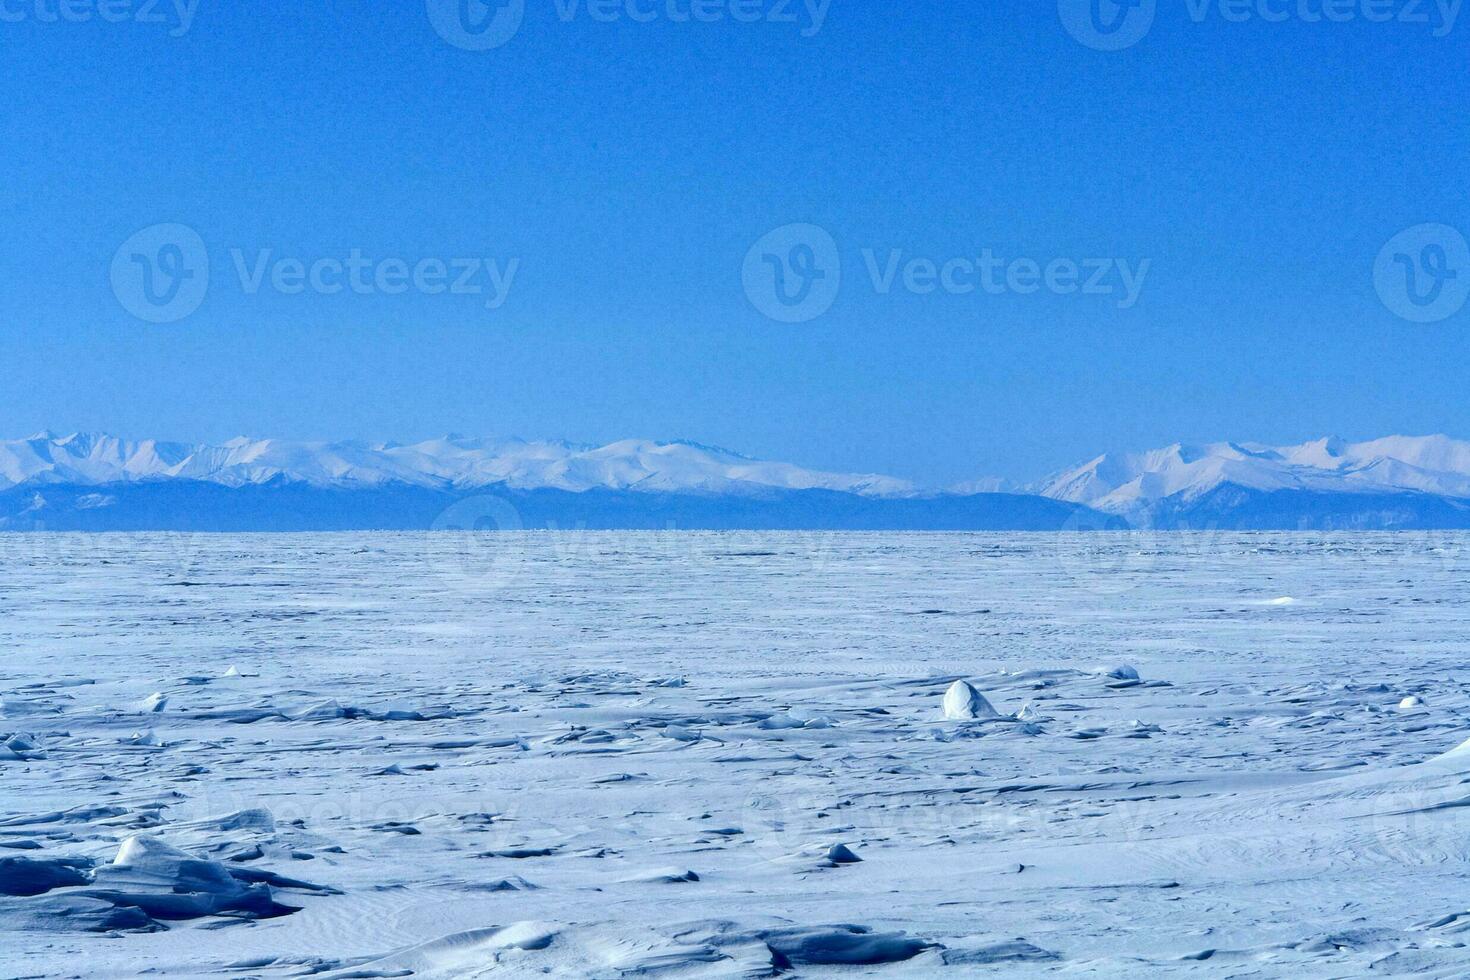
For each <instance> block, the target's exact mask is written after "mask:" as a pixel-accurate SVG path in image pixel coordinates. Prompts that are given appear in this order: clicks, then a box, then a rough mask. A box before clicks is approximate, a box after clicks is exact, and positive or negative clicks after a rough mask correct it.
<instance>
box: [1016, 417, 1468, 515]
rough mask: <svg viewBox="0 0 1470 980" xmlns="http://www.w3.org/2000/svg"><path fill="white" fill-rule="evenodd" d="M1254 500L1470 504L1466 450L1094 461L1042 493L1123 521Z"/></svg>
mask: <svg viewBox="0 0 1470 980" xmlns="http://www.w3.org/2000/svg"><path fill="white" fill-rule="evenodd" d="M1227 487H1228V488H1234V489H1238V490H1244V491H1256V492H1260V493H1278V492H1284V491H1299V492H1308V493H1315V494H1357V495H1364V494H1374V495H1391V494H1428V495H1432V496H1437V497H1450V498H1455V499H1470V442H1461V441H1458V440H1455V439H1451V438H1449V437H1448V436H1425V437H1422V438H1412V437H1407V436H1390V437H1389V438H1386V439H1376V440H1373V441H1371V442H1358V443H1348V442H1344V441H1343V440H1341V439H1336V438H1330V439H1321V440H1318V441H1316V442H1308V443H1303V444H1302V445H1300V446H1262V445H1257V444H1255V443H1236V442H1220V443H1213V444H1209V445H1203V446H1184V445H1173V446H1169V447H1168V448H1167V449H1156V450H1154V451H1152V452H1146V453H1132V454H1126V455H1116V456H1114V455H1107V456H1099V457H1097V458H1096V459H1094V460H1092V461H1091V462H1089V463H1085V464H1083V465H1082V466H1079V467H1076V468H1075V469H1071V470H1067V471H1066V472H1063V473H1061V474H1059V475H1057V476H1055V477H1053V478H1051V479H1050V480H1047V481H1046V482H1045V483H1044V484H1043V485H1042V486H1041V487H1039V488H1038V489H1039V490H1040V492H1041V494H1042V495H1043V496H1046V497H1050V498H1052V499H1053V500H1065V501H1070V502H1072V503H1078V504H1085V505H1087V506H1089V507H1093V508H1096V509H1098V510H1102V511H1106V512H1108V513H1113V514H1129V513H1133V512H1136V511H1138V510H1140V509H1146V508H1149V507H1151V506H1154V505H1157V504H1159V503H1161V502H1164V501H1173V502H1174V503H1176V504H1187V503H1189V502H1192V501H1196V500H1199V499H1201V498H1203V497H1205V496H1206V495H1208V494H1210V493H1212V492H1214V491H1217V490H1220V489H1222V488H1227Z"/></svg>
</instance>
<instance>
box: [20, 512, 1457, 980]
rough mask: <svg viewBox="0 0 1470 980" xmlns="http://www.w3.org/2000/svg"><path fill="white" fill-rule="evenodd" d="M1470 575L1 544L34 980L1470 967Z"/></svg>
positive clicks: (1272, 561) (642, 551) (1324, 554)
mask: <svg viewBox="0 0 1470 980" xmlns="http://www.w3.org/2000/svg"><path fill="white" fill-rule="evenodd" d="M1467 581H1470V535H1452V534H1445V535H1432V536H1426V535H1369V534H1363V535H1346V534H1345V535H1266V534H1255V535H1233V536H1232V535H1212V534H1200V535H1187V534H1172V535H1169V534H1166V535H1129V534H1104V535H1086V534H1061V535H1045V534H1041V535H840V534H839V535H801V534H678V533H668V534H574V533H573V534H564V535H551V534H534V535H495V534H487V535H438V536H430V535H368V534H363V535H321V536H313V535H303V536H220V537H211V536H187V535H186V536H169V535H115V536H111V535H109V536H95V537H89V536H69V535H59V536H45V535H38V536H30V535H10V536H5V535H0V744H3V747H0V977H7V978H9V977H20V976H25V977H32V976H35V977H41V976H46V977H50V976H87V977H133V976H137V975H140V974H143V973H145V972H147V973H148V974H149V975H155V976H166V977H173V976H225V977H245V976H259V977H284V976H303V975H315V976H331V977H401V976H414V977H442V978H449V977H477V976H482V975H485V976H497V977H498V976H512V977H514V976H556V977H621V976H654V977H764V976H776V975H796V976H832V975H843V976H855V975H883V976H887V975H894V976H904V975H912V976H924V977H929V976H950V975H953V976H968V975H994V974H997V973H1018V974H1025V973H1035V974H1044V973H1049V972H1056V973H1066V974H1071V975H1083V976H1087V975H1097V976H1133V977H1138V976H1161V975H1162V976H1167V975H1180V976H1183V975H1200V976H1232V977H1275V976H1290V977H1332V976H1336V977H1344V976H1364V975H1370V974H1379V973H1382V974H1389V975H1393V974H1400V975H1402V974H1415V975H1429V976H1443V977H1462V976H1465V975H1467V974H1470V948H1467V946H1466V943H1467V942H1470V886H1467V880H1470V879H1467V877H1466V876H1467V872H1470V748H1467V749H1463V750H1460V751H1455V750H1456V749H1457V748H1458V747H1459V746H1461V745H1462V744H1465V743H1466V740H1467V738H1470V714H1467V706H1470V671H1467V665H1470V596H1467V592H1466V583H1467ZM958 680H964V681H966V682H968V683H969V684H971V685H973V687H974V689H975V691H976V692H978V694H979V695H981V696H983V699H984V701H985V702H988V703H989V705H991V706H993V708H994V712H993V713H992V712H989V711H986V710H984V704H983V702H980V701H976V700H974V699H973V698H972V697H971V692H969V691H967V690H966V689H964V688H959V689H957V690H956V691H955V692H954V694H952V695H951V697H950V698H948V699H946V692H947V691H949V690H950V689H951V687H952V686H953V685H954V683H955V682H956V681H958ZM946 703H948V704H949V705H950V706H951V709H952V710H951V713H952V714H955V713H957V714H960V715H966V714H973V715H975V717H973V718H946V717H945V706H946Z"/></svg>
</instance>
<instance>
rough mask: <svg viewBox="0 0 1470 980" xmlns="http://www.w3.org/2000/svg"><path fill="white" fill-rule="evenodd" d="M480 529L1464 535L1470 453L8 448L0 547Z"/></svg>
mask: <svg viewBox="0 0 1470 980" xmlns="http://www.w3.org/2000/svg"><path fill="white" fill-rule="evenodd" d="M487 501H489V502H490V503H488V504H487ZM471 502H473V503H471ZM477 508H478V509H477ZM466 514H468V515H469V517H468V518H467V517H466ZM507 514H510V515H511V516H510V517H509V518H507V516H506V515H507ZM476 515H478V516H476ZM487 522H488V523H487ZM484 526H495V527H500V528H502V529H515V528H526V529H533V528H553V527H554V528H563V529H566V528H574V527H586V528H599V529H604V528H605V529H618V528H640V529H641V528H649V529H663V528H680V529H762V528H770V529H811V530H844V529H845V530H936V531H938V530H1062V529H1068V528H1071V529H1080V530H1092V529H1115V528H1121V527H1134V528H1153V529H1196V530H1202V529H1220V530H1298V529H1299V530H1312V529H1363V530H1393V529H1450V528H1453V529H1470V442H1463V441H1459V440H1455V439H1451V438H1449V437H1448V436H1423V437H1407V436H1391V437H1388V438H1384V439H1377V440H1372V441H1368V442H1359V443H1348V442H1345V441H1344V440H1342V439H1336V438H1328V439H1321V440H1317V441H1315V442H1307V443H1303V444H1301V445H1295V446H1266V445H1261V444H1257V443H1235V442H1222V443H1211V444H1205V445H1196V446H1190V445H1183V444H1177V445H1174V446H1169V447H1167V448H1164V449H1158V450H1153V451H1150V452H1143V453H1124V454H1110V455H1103V456H1099V457H1097V458H1096V459H1093V460H1091V461H1090V462H1087V463H1084V464H1082V465H1080V466H1077V467H1074V468H1072V469H1069V470H1066V471H1063V472H1062V473H1059V474H1057V475H1056V476H1054V477H1052V478H1050V479H1048V480H1045V481H1043V482H1042V483H1040V484H1037V485H1033V486H1029V487H1016V486H1015V485H1013V484H1011V483H1009V482H1007V481H1001V480H976V481H972V482H969V483H964V484H960V485H957V486H953V487H950V488H948V489H947V490H928V489H924V488H921V487H919V486H916V485H915V484H913V483H910V482H908V481H906V480H901V479H895V478H893V477H887V476H882V475H878V474H859V473H831V472H824V471H819V470H809V469H804V468H802V467H800V466H796V465H793V464H790V463H780V462H771V461H765V460H758V459H751V458H749V457H746V456H742V455H740V454H738V453H734V452H730V451H729V450H724V449H717V448H714V447H710V446H703V445H699V444H696V443H690V442H669V443H660V442H650V441H643V440H626V441H623V442H616V443H612V444H610V445H607V446H600V447H599V446H581V445H574V444H571V443H566V442H552V441H542V442H526V441H522V440H515V439H510V440H489V439H471V438H464V437H460V436H446V437H444V438H442V439H434V440H428V441H425V442H420V443H416V444H413V445H399V444H396V443H383V444H374V445H370V444H367V443H360V442H290V441H284V440H274V439H246V438H239V439H233V440H230V441H229V442H226V443H222V444H218V445H210V444H191V443H171V442H160V441H156V440H127V439H120V438H118V437H115V436H110V435H103V434H75V435H69V436H57V435H52V434H50V433H42V434H40V435H37V436H33V437H31V438H29V439H19V440H12V441H8V442H5V441H0V531H3V530H48V529H49V530H68V529H74V530H172V529H186V530H205V531H207V530H230V531H249V530H372V529H395V530H413V529H453V528H465V527H484Z"/></svg>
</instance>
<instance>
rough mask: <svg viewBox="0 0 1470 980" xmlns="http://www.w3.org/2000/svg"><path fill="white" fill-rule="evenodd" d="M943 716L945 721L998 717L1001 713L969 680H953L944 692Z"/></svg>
mask: <svg viewBox="0 0 1470 980" xmlns="http://www.w3.org/2000/svg"><path fill="white" fill-rule="evenodd" d="M944 717H945V719H946V720H947V721H975V720H983V719H988V718H999V717H1001V714H1000V712H999V711H996V710H995V707H994V706H993V705H992V704H991V703H990V702H989V701H987V700H985V695H983V694H981V693H980V692H979V691H977V690H975V688H974V686H973V685H972V684H970V682H969V681H955V682H954V684H952V685H950V688H949V690H948V691H946V692H945V694H944Z"/></svg>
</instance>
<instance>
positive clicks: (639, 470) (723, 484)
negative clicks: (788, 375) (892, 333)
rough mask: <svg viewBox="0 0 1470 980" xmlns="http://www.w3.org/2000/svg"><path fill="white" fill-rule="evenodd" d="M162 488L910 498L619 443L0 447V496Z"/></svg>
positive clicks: (821, 477) (103, 440)
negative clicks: (41, 490) (280, 486)
mask: <svg viewBox="0 0 1470 980" xmlns="http://www.w3.org/2000/svg"><path fill="white" fill-rule="evenodd" d="M160 480H187V481H196V482H203V483H213V484H220V485H223V486H227V487H244V486H255V485H263V484H268V483H273V482H285V483H297V484H305V485H307V486H311V487H318V488H323V487H331V488H336V489H362V488H374V487H385V486H390V485H400V486H412V487H426V488H433V489H452V490H472V489H477V488H483V487H489V486H502V487H506V488H510V489H516V490H543V489H552V490H565V491H568V492H572V493H581V492H585V491H588V490H594V489H599V490H628V491H635V492H643V493H709V494H735V495H740V494H749V493H752V492H760V491H763V490H771V489H775V490H832V491H837V492H841V493H852V494H859V495H862V496H873V497H898V496H905V495H909V494H912V493H914V492H915V488H914V486H913V485H912V484H909V483H906V482H905V481H903V480H895V479H891V478H889V477H884V476H875V475H862V474H846V473H823V472H818V471H815V470H807V469H802V468H801V467H799V466H793V465H791V464H789V463H773V462H765V461H762V460H755V459H747V458H746V457H743V456H740V455H737V454H735V453H732V452H728V451H726V450H723V449H714V448H711V447H708V446H700V445H696V444H693V443H687V442H674V443H655V442H645V441H637V440H628V441H625V442H616V443H613V444H612V445H608V446H601V447H594V446H576V445H572V444H570V443H564V442H523V441H520V440H505V441H492V440H485V439H464V438H459V437H452V436H451V437H446V438H443V439H435V440H431V441H428V442H421V443H417V444H415V445H411V446H400V445H395V444H381V445H367V444H364V443H353V442H334V443H326V442H287V441H283V440H279V439H245V438H240V439H232V440H230V441H229V442H226V443H223V444H221V445H191V444H185V443H173V442H158V441H155V440H152V439H148V440H141V441H130V440H126V439H119V438H117V437H115V436H109V435H99V434H74V435H67V436H57V435H53V434H51V433H49V432H48V433H42V434H40V435H36V436H32V437H31V438H29V439H19V440H15V441H10V442H0V491H3V490H7V489H10V488H13V487H18V486H31V485H34V486H46V485H52V486H55V485H69V486H102V485H107V484H115V483H143V482H151V481H160Z"/></svg>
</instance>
